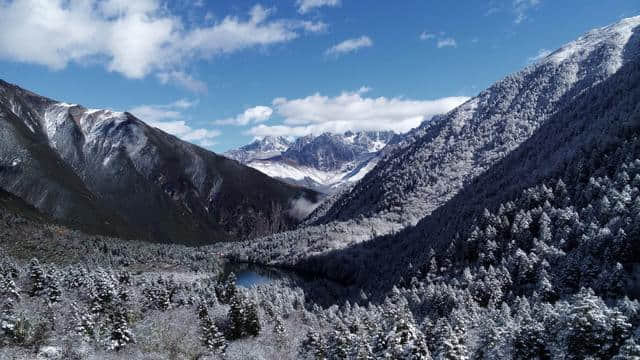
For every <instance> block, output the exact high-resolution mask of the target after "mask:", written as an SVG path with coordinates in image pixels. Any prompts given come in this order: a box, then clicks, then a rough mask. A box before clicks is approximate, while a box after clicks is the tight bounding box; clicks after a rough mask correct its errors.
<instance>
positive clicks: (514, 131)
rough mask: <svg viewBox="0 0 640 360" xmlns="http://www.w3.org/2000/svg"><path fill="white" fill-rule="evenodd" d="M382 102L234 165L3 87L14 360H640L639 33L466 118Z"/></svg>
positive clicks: (523, 81)
mask: <svg viewBox="0 0 640 360" xmlns="http://www.w3.org/2000/svg"><path fill="white" fill-rule="evenodd" d="M338 3H340V2H338ZM345 3H346V2H345ZM516 3H518V4H520V2H516ZM527 4H529V3H527ZM545 4H546V3H545ZM338 5H339V4H338ZM534 5H538V3H537V2H534ZM2 6H3V4H2V3H0V9H2ZM203 6H204V5H203ZM336 6H337V5H336ZM345 6H347V5H345ZM372 6H373V5H372ZM532 6H533V5H532ZM548 6H551V5H548ZM519 9H520V11H521V12H522V13H521V14H520V15H522V18H520V21H523V22H524V21H525V20H526V17H524V10H523V9H524V8H519ZM307 10H308V9H306V8H302V7H300V8H299V9H297V13H298V14H304V13H305V11H307ZM102 11H106V10H102ZM166 11H169V10H166ZM271 11H275V10H265V9H263V8H261V7H260V8H254V9H253V10H252V12H251V14H250V16H251V19H250V20H249V24H250V25H251V26H254V27H255V26H259V25H261V24H263V23H264V22H265V21H267V20H266V19H267V18H268V16H269V15H270V12H271ZM496 11H498V10H496ZM112 16H116V15H112ZM155 16H158V15H157V14H156V15H155ZM212 16H213V15H212ZM486 16H488V15H486ZM0 17H1V15H0ZM237 21H239V20H238V18H233V17H229V18H225V20H223V21H221V23H220V24H227V25H225V26H228V28H226V29H227V31H231V30H228V29H232V28H233V29H235V27H234V26H231V25H229V24H234V22H237ZM270 24H272V28H271V29H272V30H273V29H278V28H279V27H280V28H281V27H285V28H287V29H289V31H298V29H301V27H304V26H306V27H307V30H306V31H311V30H309V28H310V27H311V25H312V24H310V23H300V24H298V23H295V22H285V21H282V22H275V23H270ZM274 24H275V25H274ZM304 24H306V25H304ZM263 25H264V24H263ZM220 26H221V25H220ZM296 26H297V27H296ZM225 34H227V33H225ZM294 34H295V36H298V33H294ZM176 36H177V35H176ZM289 36H294V35H292V34H290V35H289ZM443 36H445V33H444V32H442V33H439V34H436V33H434V34H430V33H427V32H423V33H422V34H421V35H420V37H419V39H418V40H420V41H422V42H423V43H424V42H425V41H434V42H435V43H434V47H436V48H437V49H438V50H443V49H442V48H450V49H446V50H454V49H457V48H458V45H457V43H456V42H455V41H454V40H453V39H452V38H451V39H447V38H443ZM514 36H515V35H514ZM367 40H368V41H367ZM191 41H192V43H193V42H195V40H191ZM478 42H480V40H478V41H476V42H473V44H476V43H478ZM354 44H361V45H360V46H361V47H364V48H368V47H369V48H370V47H373V42H372V41H371V39H369V38H368V37H363V38H360V39H359V40H357V41H355V42H350V43H347V45H342V46H338V47H335V48H330V49H329V50H327V52H326V53H325V55H324V56H325V60H324V61H325V62H329V61H333V62H337V61H338V59H337V57H338V55H336V54H340V53H341V52H349V51H355V50H345V49H348V48H349V46H351V47H353V46H355V45H354ZM363 44H364V45H363ZM367 44H368V45H367ZM459 46H460V47H463V46H464V44H463V43H460V45H459ZM341 49H342V50H341ZM370 50H373V49H370ZM330 57H336V58H335V59H333V58H331V59H328V58H330ZM245 60H246V61H247V62H250V60H251V59H245ZM167 76H168V75H167ZM183 80H184V79H183ZM252 84H253V85H252V86H256V87H257V86H259V85H258V83H257V82H255V83H252ZM191 85H193V84H191ZM221 86H222V85H221ZM434 86H435V85H434ZM243 90H246V89H244V88H243ZM246 91H247V93H249V92H250V91H249V90H246ZM370 91H371V89H369V88H364V87H363V88H361V90H359V91H357V92H343V93H341V95H339V96H337V97H336V98H331V97H328V96H322V95H320V94H319V93H317V94H315V95H311V96H309V97H307V98H303V99H287V98H282V97H280V98H276V99H274V100H273V101H272V102H271V104H270V106H259V107H253V108H250V109H247V110H245V112H244V113H242V114H241V115H238V116H236V117H228V118H224V119H222V120H216V121H212V122H211V123H213V124H225V125H226V126H254V127H252V128H249V129H248V130H246V134H245V135H247V136H254V137H255V138H254V140H253V141H252V142H251V143H250V144H248V145H244V146H241V147H239V148H233V149H231V150H227V151H226V152H224V153H222V154H218V153H215V152H213V151H210V150H209V149H206V148H205V146H204V145H203V146H198V145H195V144H194V143H193V142H190V141H187V140H184V139H180V138H179V137H178V136H174V135H172V134H169V133H168V132H165V131H164V130H161V129H160V128H159V127H154V126H151V125H149V124H147V122H145V121H146V120H145V119H143V118H138V117H136V116H134V115H133V114H132V113H130V112H118V111H112V110H108V109H89V108H86V107H84V106H81V105H76V104H69V103H65V102H60V101H56V100H52V99H50V98H47V97H44V96H41V95H38V94H35V93H34V92H31V91H30V90H26V89H24V88H22V87H20V86H18V85H13V84H10V83H8V82H5V81H0V138H1V139H2V141H0V358H1V359H278V360H284V359H315V360H320V359H322V360H334V359H365V360H369V359H403V360H405V359H406V360H418V359H419V360H429V359H437V360H445V359H446V360H452V359H455V360H470V359H567V360H570V359H615V360H623V359H624V360H626V359H639V358H640V285H639V283H638V281H639V280H638V269H639V266H640V16H635V17H628V18H624V19H619V20H617V21H616V22H614V23H612V24H611V25H608V26H605V27H598V28H595V29H593V30H591V31H589V32H587V33H586V34H584V35H582V36H580V37H578V38H577V39H576V40H573V41H570V42H568V43H566V44H565V45H562V46H560V47H559V48H558V49H557V50H555V51H548V50H545V51H541V52H540V55H539V56H537V57H536V58H534V59H530V60H529V62H528V63H527V64H526V65H525V66H524V67H523V68H522V69H521V70H519V71H517V72H515V73H513V74H511V75H506V76H505V77H503V78H501V79H500V80H499V81H497V82H495V83H494V84H492V85H491V86H489V87H488V88H487V89H485V90H482V91H479V92H478V93H477V95H476V96H474V97H471V98H464V99H465V100H466V99H468V100H466V101H465V102H464V103H462V104H461V105H459V106H456V107H454V108H452V109H451V110H448V111H446V112H445V113H437V111H435V110H434V111H433V112H434V113H433V114H432V113H431V110H429V111H426V110H424V109H426V108H430V106H431V103H426V105H425V102H424V101H417V100H408V99H405V98H403V97H397V98H392V99H388V98H385V97H382V96H381V97H370V98H365V97H364V96H365V94H366V93H367V92H370ZM352 100H353V101H358V103H357V105H353V106H348V105H344V103H345V102H347V101H352ZM192 103H194V104H195V103H196V101H193V102H189V101H183V102H177V103H174V104H172V105H164V106H163V105H159V106H155V107H150V108H151V109H152V110H153V111H147V112H146V113H147V114H148V115H149V116H150V117H153V115H154V114H155V113H161V115H157V114H155V115H156V116H161V117H164V118H163V119H164V121H165V126H166V123H167V122H169V123H170V124H173V125H176V123H175V121H177V120H176V119H177V118H181V116H182V114H181V113H180V114H178V112H179V111H182V110H184V109H186V108H189V107H191V106H194V105H193V104H192ZM336 103H337V105H336ZM407 103H408V105H407ZM176 104H178V105H176ZM367 104H368V105H367ZM372 104H373V105H372ZM398 104H401V105H403V106H407V108H403V116H405V115H406V117H405V118H404V119H405V120H406V119H409V120H411V124H413V123H414V122H415V120H416V119H417V120H419V121H420V122H419V124H418V125H417V126H415V127H413V128H412V129H410V130H408V129H405V130H406V131H403V132H398V133H396V132H393V131H389V130H384V129H380V130H377V131H369V130H368V129H367V126H370V123H368V122H367V123H366V124H365V125H366V126H365V125H363V126H362V127H361V128H358V130H357V131H352V130H348V131H334V132H331V131H318V129H320V130H326V129H325V127H326V128H331V129H333V128H335V129H342V128H343V127H346V126H347V125H350V123H349V121H348V120H346V119H347V116H346V115H345V114H347V115H348V114H349V113H350V112H353V111H356V112H358V113H359V112H365V113H366V111H365V110H366V109H370V108H373V109H380V108H381V107H383V108H384V109H386V110H388V113H387V114H386V115H387V116H388V117H387V118H386V119H394V118H395V117H396V116H397V114H396V108H395V107H396V106H398ZM366 106H371V107H370V108H367V107H366ZM301 108H302V109H305V110H308V111H305V112H304V113H302V114H301V111H300V109H301ZM416 108H417V109H419V110H420V111H421V113H420V115H419V116H414V113H413V110H415V109H416ZM435 108H437V109H436V110H439V109H440V108H439V107H435ZM180 109H182V110H180ZM309 109H310V110H309ZM327 109H330V110H331V114H330V115H331V120H330V121H326V122H323V119H324V118H323V116H325V113H324V111H326V110H327ZM354 109H355V110H354ZM147 110H149V109H147ZM404 113H406V114H404ZM178 115H179V116H178ZM277 116H279V117H281V118H282V119H279V120H277V121H281V123H280V125H273V124H274V123H275V122H276V120H274V119H273V118H274V117H277ZM369 116H370V117H372V118H375V119H378V118H376V116H377V115H376V114H369ZM309 118H310V119H311V120H309ZM355 118H356V122H362V123H365V122H366V119H365V120H363V119H362V118H360V117H355ZM167 119H169V120H167ZM336 119H337V120H336ZM180 121H182V120H180ZM305 121H306V122H305ZM334 122H337V123H334ZM326 124H329V125H326ZM178 126H180V127H181V129H183V130H184V128H185V127H186V125H185V123H184V122H182V123H180V122H179V121H178ZM202 126H205V125H202ZM165 129H166V127H165ZM189 129H191V128H189ZM363 129H364V130H363ZM385 129H386V128H385ZM191 130H193V129H191ZM191 130H188V132H187V133H188V134H189V135H187V136H184V133H181V134H183V137H187V138H190V139H192V141H195V140H193V139H195V138H196V137H195V135H193V133H192V132H191ZM258 130H260V131H258ZM271 133H273V134H271ZM281 133H282V134H289V133H294V134H297V135H296V136H287V135H282V134H281ZM278 134H280V135H278ZM209 135H211V134H209ZM207 139H208V138H207Z"/></svg>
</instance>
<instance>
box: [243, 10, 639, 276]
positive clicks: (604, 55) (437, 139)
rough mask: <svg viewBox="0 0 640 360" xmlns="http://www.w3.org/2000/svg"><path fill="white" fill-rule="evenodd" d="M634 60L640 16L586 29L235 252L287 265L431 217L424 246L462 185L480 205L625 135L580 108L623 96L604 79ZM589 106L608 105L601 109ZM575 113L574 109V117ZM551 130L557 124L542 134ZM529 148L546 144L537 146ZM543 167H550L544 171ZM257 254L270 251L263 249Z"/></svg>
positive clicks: (420, 234) (607, 119) (609, 119)
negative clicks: (285, 228) (302, 214)
mask: <svg viewBox="0 0 640 360" xmlns="http://www.w3.org/2000/svg"><path fill="white" fill-rule="evenodd" d="M639 62H640V16H638V17H633V18H628V19H624V20H622V21H620V22H618V23H615V24H613V25H610V26H607V27H604V28H600V29H595V30H592V31H590V32H588V33H587V34H585V35H584V36H582V37H581V38H579V39H578V40H576V41H573V42H571V43H568V44H567V45H565V46H563V47H562V48H560V49H558V50H557V51H555V52H553V53H552V54H550V55H549V56H547V57H546V58H544V59H541V60H540V61H538V62H537V63H535V64H532V65H530V66H528V67H526V68H525V69H523V70H522V71H520V72H518V73H516V74H513V75H509V76H507V77H505V78H504V79H503V80H501V81H499V82H497V83H495V84H494V85H492V86H491V87H489V88H488V89H486V90H484V91H482V92H481V93H480V94H479V95H478V96H476V97H474V98H472V99H470V100H469V101H467V102H466V103H465V104H463V105H461V106H459V107H458V108H456V109H454V110H452V111H451V112H449V113H448V114H446V115H444V116H439V117H435V118H434V119H433V120H432V121H429V122H427V123H425V124H423V125H422V126H421V127H420V128H418V129H416V130H415V131H413V132H412V133H411V136H410V138H411V139H414V140H413V141H401V142H400V143H399V144H397V146H396V147H395V148H394V149H393V150H392V151H391V152H390V153H388V154H386V155H384V156H383V157H382V159H381V160H380V161H379V162H378V165H377V166H376V167H375V168H374V169H373V170H372V171H370V172H369V173H367V174H366V175H365V177H364V178H363V179H362V180H360V181H359V182H357V183H356V184H355V186H353V187H352V188H350V189H348V190H346V191H344V192H342V193H340V194H338V195H337V196H332V197H328V199H327V201H326V202H325V203H324V204H322V206H320V207H319V208H318V209H317V210H316V211H315V212H314V214H312V216H311V217H310V218H309V219H307V221H306V225H307V226H306V227H303V228H300V229H298V230H295V231H293V232H289V233H286V234H278V235H275V236H269V237H266V238H263V239H261V240H260V242H259V243H258V244H256V247H255V248H252V246H251V245H249V246H247V247H244V248H242V250H241V254H239V255H240V257H243V258H245V257H246V258H249V259H253V260H256V261H259V260H258V259H260V258H268V259H271V260H270V261H271V262H274V263H286V264H288V265H293V264H296V263H299V262H300V261H306V260H307V259H308V258H309V257H313V256H318V255H319V254H323V253H325V252H327V251H331V250H336V249H341V248H345V247H349V246H355V244H357V243H360V242H364V241H367V240H371V239H372V238H379V237H380V235H385V234H389V233H393V232H397V231H400V230H402V229H404V228H407V229H412V226H413V225H416V224H417V223H418V222H420V221H422V223H425V222H426V220H424V219H429V221H428V222H426V223H427V224H428V225H425V226H421V227H420V228H419V229H418V230H416V231H415V236H413V237H412V238H413V239H418V238H420V239H426V240H425V241H428V240H430V239H433V238H435V237H437V236H440V235H439V233H438V231H443V230H439V229H443V228H445V227H449V226H451V225H449V224H452V223H453V224H456V223H457V222H452V221H454V220H455V219H458V220H460V219H466V214H462V213H461V212H460V211H457V212H456V211H454V210H455V209H452V210H451V211H450V213H451V214H454V215H452V217H443V216H442V213H443V212H444V210H443V206H445V205H446V204H448V203H449V202H450V201H453V200H452V199H454V197H455V198H456V199H460V198H459V197H458V195H459V194H460V193H461V191H463V190H464V189H472V190H467V191H468V192H469V193H467V196H466V197H467V198H469V199H470V200H469V201H475V202H476V203H475V204H476V205H477V206H481V205H478V204H485V203H487V198H492V197H496V196H498V195H499V194H502V193H504V192H505V191H507V190H510V191H513V190H514V189H519V188H520V187H521V186H523V185H526V184H528V182H529V181H530V180H527V179H536V178H538V177H540V176H543V175H544V174H547V173H548V171H552V170H556V169H558V167H559V168H561V167H562V166H563V165H562V164H565V163H567V162H569V161H570V156H573V154H574V153H576V152H577V153H580V152H581V151H583V146H584V144H585V143H589V144H591V143H592V142H593V141H595V140H593V138H594V137H595V138H596V139H597V138H598V134H604V133H605V132H604V129H605V128H606V127H607V126H608V127H611V124H614V125H616V126H615V127H613V128H612V129H610V130H607V131H611V132H615V131H618V132H621V133H624V131H625V130H624V126H626V125H625V124H624V123H620V124H617V123H616V121H618V118H617V117H616V115H615V113H616V111H615V110H616V109H613V110H612V112H610V113H607V114H602V115H601V116H602V118H598V119H597V120H598V121H597V122H595V121H594V122H592V123H593V124H595V126H596V128H591V124H592V123H591V122H585V121H586V120H587V119H589V117H588V116H587V115H588V114H593V113H598V111H600V110H602V109H601V108H593V109H585V103H586V104H588V103H590V102H591V103H593V104H598V102H597V101H596V100H597V99H599V98H598V97H597V96H598V95H595V93H594V95H593V96H594V98H593V99H591V100H589V98H588V97H589V96H590V92H592V91H596V90H594V89H599V88H598V87H599V86H602V84H605V83H606V85H607V86H612V89H613V90H611V91H613V92H614V94H617V98H619V99H621V100H624V99H625V98H624V96H625V95H626V94H627V93H626V92H625V91H626V90H625V86H626V87H631V86H632V85H633V84H625V83H624V81H625V80H624V79H625V76H624V75H619V76H616V78H615V79H616V80H615V82H614V84H609V80H610V79H612V77H613V76H614V75H617V73H618V72H619V71H621V69H623V68H624V69H626V67H629V66H631V67H633V66H637V64H638V63H639ZM627 78H628V77H627ZM613 85H617V86H618V87H615V86H613ZM598 91H600V92H602V90H598ZM636 105H637V104H635V105H630V104H627V103H624V104H622V105H620V106H625V107H628V106H636ZM594 106H601V107H602V108H604V109H606V106H607V105H606V104H599V105H594ZM578 107H579V108H580V111H579V112H578V111H576V112H572V111H573V109H574V108H578ZM625 109H626V108H625ZM558 117H559V118H558ZM636 118H637V117H636ZM620 121H622V120H620ZM558 123H559V125H558ZM550 124H556V125H557V126H556V127H554V128H552V129H549V128H551V125H550ZM607 124H609V125H607ZM605 125H606V126H605ZM541 129H546V130H545V131H544V136H540V135H538V136H534V135H536V134H539V132H540V131H542V130H541ZM560 129H564V130H562V131H561V130H560ZM578 135H580V136H578ZM586 139H588V141H587V140H586ZM604 139H606V137H605V138H604ZM583 140H584V141H583ZM532 141H534V142H533V143H532ZM602 142H606V140H602ZM525 143H526V144H527V145H528V146H527V147H526V149H527V151H528V153H524V154H520V153H518V154H519V155H518V156H519V157H520V163H526V164H527V168H526V169H525V168H523V169H520V168H517V169H520V171H521V172H517V171H516V172H507V171H506V170H507V160H505V159H510V157H511V156H515V155H514V154H516V153H515V152H514V151H515V150H516V149H518V148H520V147H522V146H523V144H525ZM536 144H544V145H539V146H540V148H536V146H535V145H536ZM569 145H570V146H569ZM602 146H604V145H602ZM547 147H551V148H550V149H548V148H547ZM542 155H544V157H542ZM539 156H540V157H539ZM525 160H526V161H525ZM580 161H582V160H580ZM531 162H532V163H531ZM544 163H547V164H557V167H556V166H555V165H554V166H546V167H544V166H542V164H544ZM513 166H520V165H517V163H516V164H513ZM541 169H542V170H544V169H548V170H545V171H542V170H541ZM489 170H492V171H493V172H491V173H489V174H493V177H490V178H488V179H484V180H483V181H484V182H483V183H485V184H486V185H487V187H486V189H485V190H482V189H478V188H475V187H473V186H472V185H473V184H475V183H476V182H477V181H479V179H480V177H481V176H484V175H485V174H487V173H488V171H489ZM498 184H499V185H500V186H497V185H498ZM481 190H482V192H481ZM480 193H482V196H483V197H480V195H478V194H480ZM460 201H462V200H460ZM472 205H473V204H471V205H469V204H467V205H466V206H467V208H472ZM458 220H456V221H458ZM407 231H409V230H407ZM302 235H304V237H305V239H306V240H305V246H304V247H300V246H299V245H298V244H297V243H296V240H295V239H298V238H299V237H300V236H302ZM404 235H406V234H404ZM393 239H394V240H398V238H397V237H394V238H393ZM385 244H386V243H385ZM422 245H423V246H425V244H422ZM389 246H390V245H389ZM405 246H406V244H405ZM249 249H251V250H255V251H251V250H249ZM261 249H270V253H269V254H265V253H264V252H263V250H261ZM359 249H360V248H359ZM360 250H361V251H364V250H363V249H360ZM387 250H388V249H387ZM414 250H415V249H414ZM283 254H284V255H283ZM381 256H384V254H383V255H381ZM387 256H388V255H387ZM316 260H317V258H316ZM318 261H319V260H318ZM374 263H375V262H374ZM318 266H319V267H320V268H322V269H323V271H327V272H339V271H341V270H339V269H335V268H334V267H332V266H328V265H327V266H325V265H322V264H319V265H318Z"/></svg>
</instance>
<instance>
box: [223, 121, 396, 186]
mask: <svg viewBox="0 0 640 360" xmlns="http://www.w3.org/2000/svg"><path fill="white" fill-rule="evenodd" d="M396 136H397V135H396V134H394V133H393V132H391V131H359V132H352V131H348V132H345V133H342V134H333V133H322V134H320V135H317V136H316V135H312V134H310V135H306V136H302V137H299V138H297V139H295V140H293V141H289V140H288V139H286V138H284V137H265V138H263V139H257V140H255V141H254V142H252V143H251V144H248V145H245V146H243V147H240V148H239V149H235V150H230V151H228V152H226V153H225V154H224V155H225V156H228V157H231V158H234V159H236V160H238V161H240V162H242V163H244V164H246V165H248V166H250V167H253V168H255V169H257V170H259V171H261V172H263V173H265V174H267V175H269V176H271V177H274V178H277V179H281V180H283V181H286V182H288V183H291V184H295V185H301V186H305V187H308V188H311V189H314V190H317V191H321V192H329V193H332V192H335V191H337V190H338V188H340V187H343V186H349V185H351V184H353V183H355V182H357V181H358V180H360V179H361V178H362V177H363V176H364V174H366V172H368V171H369V170H371V169H372V168H373V167H374V166H375V164H376V163H377V161H378V160H379V155H380V154H381V151H382V149H384V148H385V147H386V145H387V144H389V143H390V142H391V141H392V139H394V138H395V137H396Z"/></svg>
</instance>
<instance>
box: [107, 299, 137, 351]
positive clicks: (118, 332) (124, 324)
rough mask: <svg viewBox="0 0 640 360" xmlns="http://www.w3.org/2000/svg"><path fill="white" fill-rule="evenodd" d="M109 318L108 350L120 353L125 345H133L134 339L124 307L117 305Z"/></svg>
mask: <svg viewBox="0 0 640 360" xmlns="http://www.w3.org/2000/svg"><path fill="white" fill-rule="evenodd" d="M110 318H111V337H110V345H109V349H110V350H114V351H120V350H122V349H124V348H125V347H126V346H127V345H129V344H133V343H135V342H136V341H135V338H134V336H133V333H132V332H131V329H130V328H129V320H128V319H127V311H126V310H125V309H124V305H122V304H119V305H118V306H116V308H115V309H114V312H113V313H112V314H111V316H110Z"/></svg>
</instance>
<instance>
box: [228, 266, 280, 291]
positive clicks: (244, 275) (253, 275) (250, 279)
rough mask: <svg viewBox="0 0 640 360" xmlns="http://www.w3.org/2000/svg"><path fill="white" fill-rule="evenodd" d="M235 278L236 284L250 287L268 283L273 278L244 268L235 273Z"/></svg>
mask: <svg viewBox="0 0 640 360" xmlns="http://www.w3.org/2000/svg"><path fill="white" fill-rule="evenodd" d="M236 279H237V280H238V281H237V284H238V286H242V287H246V288H249V287H252V286H256V285H261V284H268V283H270V282H272V281H273V280H274V279H273V278H270V277H268V276H264V275H260V274H258V273H257V272H255V271H251V270H244V271H242V272H240V273H238V274H236Z"/></svg>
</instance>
